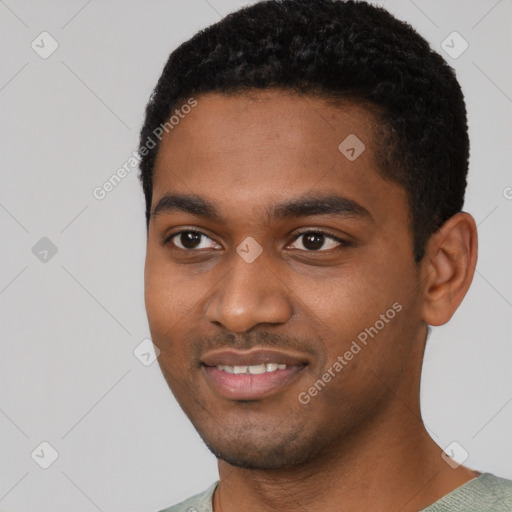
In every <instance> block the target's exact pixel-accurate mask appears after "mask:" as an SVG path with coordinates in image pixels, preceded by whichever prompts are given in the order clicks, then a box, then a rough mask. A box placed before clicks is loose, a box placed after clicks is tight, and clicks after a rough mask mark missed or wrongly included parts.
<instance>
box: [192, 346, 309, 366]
mask: <svg viewBox="0 0 512 512" xmlns="http://www.w3.org/2000/svg"><path fill="white" fill-rule="evenodd" d="M201 362H202V363H203V364H204V365H205V366H219V365H228V366H255V365H260V364H267V363H275V364H285V365H287V366H303V365H305V364H308V360H307V359H306V358H305V357H304V356H301V355H298V354H293V353H291V352H284V351H280V350H272V349H253V350H250V351H239V350H234V349H228V350H226V349H223V350H217V351H212V352H207V353H206V354H205V355H204V356H203V357H202V358H201Z"/></svg>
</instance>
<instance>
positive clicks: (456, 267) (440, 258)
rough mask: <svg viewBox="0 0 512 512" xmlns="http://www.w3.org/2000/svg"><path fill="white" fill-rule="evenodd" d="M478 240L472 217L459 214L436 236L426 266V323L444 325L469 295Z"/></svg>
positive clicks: (423, 272) (424, 264)
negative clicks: (467, 294)
mask: <svg viewBox="0 0 512 512" xmlns="http://www.w3.org/2000/svg"><path fill="white" fill-rule="evenodd" d="M477 240H478V236H477V231H476V224H475V220H474V219H473V217H472V216H471V215H470V214H469V213H465V212H461V213H457V214H456V215H454V216H453V217H451V218H450V219H448V220H447V221H446V222H445V223H444V224H443V225H442V226H441V228H440V229H439V230H438V231H437V232H436V233H434V234H433V235H432V236H431V238H430V240H429V241H428V243H427V247H426V253H425V256H424V259H423V262H422V282H423V286H422V290H423V320H424V321H425V323H427V324H428V325H443V324H445V323H446V322H448V320H450V318H451V317H452V316H453V314H454V313H455V311H456V310H457V308H458V307H459V305H460V303H461V302H462V299H463V298H464V296H465V295H466V293H467V291H468V289H469V286H470V285H471V281H472V280H473V275H474V273H475V267H476V260H477V252H478V241H477Z"/></svg>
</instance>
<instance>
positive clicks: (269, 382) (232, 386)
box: [202, 366, 305, 400]
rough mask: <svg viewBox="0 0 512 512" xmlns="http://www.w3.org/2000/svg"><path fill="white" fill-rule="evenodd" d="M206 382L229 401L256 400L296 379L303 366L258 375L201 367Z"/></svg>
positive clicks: (213, 367)
mask: <svg viewBox="0 0 512 512" xmlns="http://www.w3.org/2000/svg"><path fill="white" fill-rule="evenodd" d="M202 368H203V371H204V373H205V375H206V377H207V380H208V381H209V382H210V383H211V384H212V385H213V387H214V389H215V390H216V391H217V392H218V394H220V395H221V396H223V397H224V398H228V399H231V400H258V399H260V398H263V397H266V396H268V395H270V394H273V393H275V392H276V391H277V390H280V388H282V387H283V386H284V385H285V384H287V383H289V382H290V381H291V380H292V379H293V378H294V377H296V376H297V375H298V374H299V373H300V372H301V371H302V370H303V369H304V368H305V366H289V367H287V368H285V369H284V370H276V371H274V372H265V373H259V374H257V375H252V374H250V373H239V374H234V373H227V372H225V371H222V370H219V369H217V368H216V367H215V366H203V367H202Z"/></svg>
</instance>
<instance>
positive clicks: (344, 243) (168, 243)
mask: <svg viewBox="0 0 512 512" xmlns="http://www.w3.org/2000/svg"><path fill="white" fill-rule="evenodd" d="M183 233H194V234H196V235H201V236H202V237H206V238H209V239H210V240H212V238H210V237H209V236H208V235H206V234H205V233H201V231H196V230H194V229H184V230H182V231H178V232H176V233H173V234H172V235H169V236H168V237H167V238H166V239H165V240H164V242H163V245H165V246H171V247H172V249H174V250H178V251H185V252H189V253H192V252H200V251H201V249H182V248H181V247H177V246H176V245H175V244H174V243H172V239H173V238H175V237H177V236H179V235H182V234H183ZM311 234H313V235H323V236H325V238H328V239H329V240H333V241H335V242H338V243H339V244H340V245H339V246H338V247H335V248H334V249H328V250H321V249H318V250H307V249H298V250H301V251H305V252H311V253H322V252H327V253H328V252H330V251H337V250H341V249H344V248H346V247H349V246H350V245H351V243H350V242H348V241H347V240H343V239H342V238H339V237H337V236H334V235H331V234H330V233H328V232H326V231H321V230H315V229H309V230H306V231H302V232H300V233H297V235H296V236H295V238H294V239H293V241H292V242H291V243H295V242H296V241H297V240H298V239H299V238H300V237H301V236H304V235H311ZM214 250H218V249H214Z"/></svg>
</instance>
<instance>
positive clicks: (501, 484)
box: [423, 473, 512, 512]
mask: <svg viewBox="0 0 512 512" xmlns="http://www.w3.org/2000/svg"><path fill="white" fill-rule="evenodd" d="M489 510H492V511H493V512H512V480H508V479H506V478H501V477H499V476H496V475H493V474H492V473H482V474H481V475H480V476H478V477H477V478H475V479H473V480H470V481H469V482H466V483H465V484H464V485H461V486H460V487H458V488H457V489H455V490H453V491H452V492H450V493H449V494H447V495H446V496H444V497H443V498H441V499H440V500H439V501H437V502H436V503H434V504H433V505H431V506H430V507H428V508H426V509H424V511H423V512H459V511H460V512H484V511H489Z"/></svg>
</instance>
